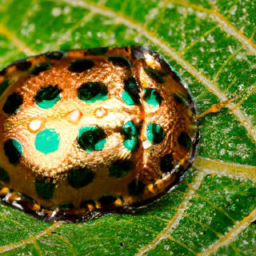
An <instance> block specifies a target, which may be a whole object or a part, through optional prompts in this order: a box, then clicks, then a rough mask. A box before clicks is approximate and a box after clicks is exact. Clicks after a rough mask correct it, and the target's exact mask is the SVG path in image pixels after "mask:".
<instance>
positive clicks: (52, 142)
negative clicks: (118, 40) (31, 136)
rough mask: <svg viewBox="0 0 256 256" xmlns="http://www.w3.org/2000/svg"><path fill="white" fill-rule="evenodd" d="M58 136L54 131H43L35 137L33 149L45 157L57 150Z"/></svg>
mask: <svg viewBox="0 0 256 256" xmlns="http://www.w3.org/2000/svg"><path fill="white" fill-rule="evenodd" d="M59 144H60V136H59V134H58V133H57V132H56V131H55V129H53V128H51V129H44V130H42V131H41V132H39V133H38V134H37V135H36V140H35V147H36V149H37V150H38V151H40V152H42V153H44V154H45V155H47V154H49V153H52V152H54V151H56V150H57V149H58V148H59Z"/></svg>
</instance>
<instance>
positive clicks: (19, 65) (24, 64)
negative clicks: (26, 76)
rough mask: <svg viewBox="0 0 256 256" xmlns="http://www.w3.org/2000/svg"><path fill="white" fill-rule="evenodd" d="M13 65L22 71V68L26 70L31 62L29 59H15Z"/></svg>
mask: <svg viewBox="0 0 256 256" xmlns="http://www.w3.org/2000/svg"><path fill="white" fill-rule="evenodd" d="M15 66H16V68H17V69H18V70H21V71H24V70H28V69H29V68H30V67H31V66H32V63H31V61H29V60H26V59H25V60H20V61H17V62H16V63H15Z"/></svg>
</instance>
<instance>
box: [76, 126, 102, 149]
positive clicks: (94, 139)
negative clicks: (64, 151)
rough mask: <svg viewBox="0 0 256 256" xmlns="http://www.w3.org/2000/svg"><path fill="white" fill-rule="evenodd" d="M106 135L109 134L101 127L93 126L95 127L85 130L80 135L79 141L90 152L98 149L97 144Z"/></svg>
mask: <svg viewBox="0 0 256 256" xmlns="http://www.w3.org/2000/svg"><path fill="white" fill-rule="evenodd" d="M106 137H107V135H106V133H105V132H104V130H103V129H102V128H101V127H93V129H90V130H88V131H85V132H83V133H82V134H81V135H80V136H79V137H78V143H79V145H80V146H81V147H82V148H83V149H84V150H87V151H89V152H90V151H93V150H97V148H96V144H97V143H98V142H99V141H101V140H104V139H105V138H106Z"/></svg>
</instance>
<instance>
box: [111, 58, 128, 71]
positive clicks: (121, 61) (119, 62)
mask: <svg viewBox="0 0 256 256" xmlns="http://www.w3.org/2000/svg"><path fill="white" fill-rule="evenodd" d="M108 60H109V61H111V62H112V64H113V65H114V66H119V67H123V68H130V67H131V66H132V64H131V62H130V61H129V60H128V59H127V58H126V57H122V56H110V57H108Z"/></svg>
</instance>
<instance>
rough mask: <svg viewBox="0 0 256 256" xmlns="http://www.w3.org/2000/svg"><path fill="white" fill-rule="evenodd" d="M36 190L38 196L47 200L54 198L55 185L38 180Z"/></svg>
mask: <svg viewBox="0 0 256 256" xmlns="http://www.w3.org/2000/svg"><path fill="white" fill-rule="evenodd" d="M35 188H36V192H37V194H38V196H39V197H40V198H42V199H45V200H47V199H51V198H52V197H53V194H54V190H55V184H52V183H48V182H45V181H44V180H36V182H35Z"/></svg>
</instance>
